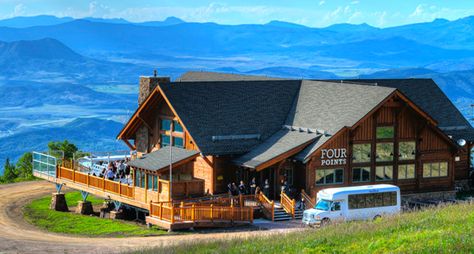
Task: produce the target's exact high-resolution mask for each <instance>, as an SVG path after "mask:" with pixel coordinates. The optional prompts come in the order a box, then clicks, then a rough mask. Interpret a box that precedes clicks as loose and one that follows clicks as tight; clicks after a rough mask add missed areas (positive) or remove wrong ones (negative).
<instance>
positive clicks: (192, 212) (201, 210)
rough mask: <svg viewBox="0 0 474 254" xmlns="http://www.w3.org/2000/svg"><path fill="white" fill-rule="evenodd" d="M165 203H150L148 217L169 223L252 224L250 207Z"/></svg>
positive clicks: (251, 209)
mask: <svg viewBox="0 0 474 254" xmlns="http://www.w3.org/2000/svg"><path fill="white" fill-rule="evenodd" d="M166 203H167V202H150V210H149V211H150V216H152V217H156V218H159V219H160V220H163V221H169V222H170V223H177V222H184V221H192V222H195V221H200V222H206V221H208V222H213V221H215V220H220V221H222V220H224V221H229V222H233V221H247V222H253V208H252V207H233V206H214V205H212V204H211V205H207V206H196V205H194V204H193V205H192V206H186V205H179V206H166V205H165V204H166Z"/></svg>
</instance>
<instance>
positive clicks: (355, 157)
mask: <svg viewBox="0 0 474 254" xmlns="http://www.w3.org/2000/svg"><path fill="white" fill-rule="evenodd" d="M370 148H371V145H370V144H354V145H353V146H352V162H354V163H364V162H370V153H371V149H370Z"/></svg>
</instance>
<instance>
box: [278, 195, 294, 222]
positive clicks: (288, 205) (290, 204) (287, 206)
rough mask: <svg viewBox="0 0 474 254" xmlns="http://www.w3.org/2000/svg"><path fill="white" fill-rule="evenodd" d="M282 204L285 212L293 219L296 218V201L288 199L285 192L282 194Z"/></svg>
mask: <svg viewBox="0 0 474 254" xmlns="http://www.w3.org/2000/svg"><path fill="white" fill-rule="evenodd" d="M280 204H281V207H282V208H283V210H285V211H286V212H287V213H288V214H290V215H291V217H293V218H295V205H296V202H295V200H294V199H291V198H290V197H288V196H287V195H286V194H285V193H284V192H281V193H280Z"/></svg>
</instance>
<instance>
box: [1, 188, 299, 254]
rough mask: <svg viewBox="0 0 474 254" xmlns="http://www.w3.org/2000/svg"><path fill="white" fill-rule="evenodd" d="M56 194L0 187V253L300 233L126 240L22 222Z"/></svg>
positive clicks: (103, 249) (262, 225)
mask: <svg viewBox="0 0 474 254" xmlns="http://www.w3.org/2000/svg"><path fill="white" fill-rule="evenodd" d="M54 191H55V189H54V185H53V184H52V183H48V182H45V181H36V182H25V183H16V184H6V185H0V253H37V254H39V253H81V254H83V253H119V252H123V251H127V250H133V249H140V248H148V247H156V246H170V245H179V244H182V243H189V242H195V241H214V240H222V239H233V238H249V237H255V236H257V235H273V234H285V233H288V232H292V231H297V230H301V228H302V227H301V223H300V222H296V221H293V222H284V223H271V222H269V221H266V220H256V221H255V224H254V227H251V228H246V229H240V231H237V230H235V229H234V230H231V231H228V230H227V231H225V230H200V231H198V232H196V233H194V234H186V235H167V236H155V237H146V238H145V237H129V238H88V237H73V236H69V235H61V234H55V233H49V232H45V231H42V230H40V229H38V228H36V227H34V226H32V225H30V224H28V223H27V222H26V221H25V220H24V219H23V214H22V207H23V206H24V205H25V204H26V203H28V202H29V201H30V200H32V199H35V198H38V197H41V196H45V195H48V194H50V193H53V192H54Z"/></svg>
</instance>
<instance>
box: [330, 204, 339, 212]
mask: <svg viewBox="0 0 474 254" xmlns="http://www.w3.org/2000/svg"><path fill="white" fill-rule="evenodd" d="M340 210H341V203H340V202H334V203H333V205H332V207H331V211H340Z"/></svg>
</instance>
